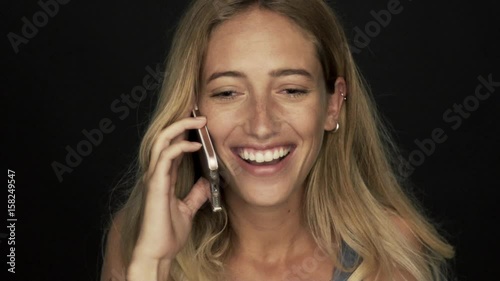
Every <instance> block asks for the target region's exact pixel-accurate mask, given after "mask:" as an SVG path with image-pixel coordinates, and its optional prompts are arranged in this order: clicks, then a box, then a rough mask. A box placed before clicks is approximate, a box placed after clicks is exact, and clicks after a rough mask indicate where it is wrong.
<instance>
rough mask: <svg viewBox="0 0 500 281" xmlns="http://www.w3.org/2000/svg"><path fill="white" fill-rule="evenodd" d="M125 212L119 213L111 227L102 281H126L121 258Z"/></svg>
mask: <svg viewBox="0 0 500 281" xmlns="http://www.w3.org/2000/svg"><path fill="white" fill-rule="evenodd" d="M123 223H124V217H123V212H121V211H120V212H118V213H117V214H116V215H115V216H114V218H113V221H112V223H111V225H110V226H109V230H108V233H107V234H106V248H105V252H104V261H103V265H102V268H101V281H125V273H126V270H125V267H124V265H123V261H122V258H121V248H120V243H121V235H120V229H121V227H122V226H123Z"/></svg>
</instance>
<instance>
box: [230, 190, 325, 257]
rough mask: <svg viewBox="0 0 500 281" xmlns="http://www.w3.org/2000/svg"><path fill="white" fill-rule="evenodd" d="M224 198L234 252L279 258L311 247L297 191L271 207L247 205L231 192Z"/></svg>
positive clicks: (312, 244) (310, 239) (312, 242)
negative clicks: (232, 232) (231, 229)
mask: <svg viewBox="0 0 500 281" xmlns="http://www.w3.org/2000/svg"><path fill="white" fill-rule="evenodd" d="M232 195H233V196H232ZM226 199H227V201H226V202H227V204H228V207H229V219H230V221H231V226H232V228H233V230H234V240H235V244H234V247H235V248H234V251H233V253H234V254H235V255H237V256H240V257H241V256H244V257H246V258H250V259H253V260H259V261H264V260H265V261H268V262H283V261H285V260H286V257H291V256H295V255H300V254H301V253H302V252H304V251H307V250H309V249H311V248H313V247H314V245H315V243H314V240H313V238H312V236H311V235H310V233H309V231H308V230H307V227H306V226H305V224H304V221H303V219H302V216H301V215H300V214H301V199H302V196H301V195H299V194H297V195H295V196H292V197H291V198H290V199H289V200H287V201H286V202H284V203H283V204H280V205H278V206H272V207H263V206H255V205H250V204H248V203H246V202H244V201H243V200H242V199H241V198H240V197H238V196H234V194H228V196H226Z"/></svg>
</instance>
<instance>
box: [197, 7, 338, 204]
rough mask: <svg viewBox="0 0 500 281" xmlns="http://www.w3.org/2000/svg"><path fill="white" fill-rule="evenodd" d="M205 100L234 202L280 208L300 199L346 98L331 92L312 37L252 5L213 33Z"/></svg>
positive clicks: (206, 63) (202, 99)
mask: <svg viewBox="0 0 500 281" xmlns="http://www.w3.org/2000/svg"><path fill="white" fill-rule="evenodd" d="M202 71H203V73H202V87H201V91H200V93H199V97H198V105H199V108H200V112H201V113H202V114H203V115H205V116H207V120H208V125H207V126H208V128H209V131H210V134H211V136H212V140H213V142H214V145H215V149H216V150H217V154H218V157H219V161H220V162H222V163H223V164H224V166H225V167H226V169H227V171H226V172H225V173H224V177H225V179H226V181H228V182H229V183H230V186H229V187H227V188H226V192H225V193H226V199H227V200H240V202H244V203H247V204H251V205H258V206H275V205H279V204H282V203H284V202H287V201H288V200H290V199H291V198H292V197H294V196H295V197H297V196H299V197H300V194H301V190H302V188H303V184H304V180H305V178H306V176H307V175H308V173H309V171H310V170H311V167H312V165H313V164H314V162H315V161H316V158H317V156H318V153H319V151H320V148H321V144H322V139H323V135H324V130H332V129H334V128H335V125H336V119H337V114H338V108H339V107H340V103H341V102H340V101H339V100H340V99H335V98H332V97H334V96H338V95H333V96H332V95H330V94H328V93H326V90H325V85H324V79H323V73H322V69H321V64H320V62H319V60H318V58H317V55H316V49H315V46H314V44H313V43H312V41H311V39H310V38H309V37H308V36H307V35H306V33H305V32H304V31H302V30H301V29H300V28H299V27H298V26H297V25H295V24H294V23H293V22H291V21H290V20H289V19H287V18H286V17H283V16H281V15H279V14H276V13H273V12H270V11H267V10H261V9H259V8H252V9H250V10H248V11H246V12H245V13H243V14H239V15H237V16H235V17H233V18H232V19H230V20H228V21H225V22H224V23H223V24H221V25H220V26H218V27H217V28H216V29H215V30H214V31H213V33H212V34H211V37H210V41H209V45H208V49H207V52H206V58H205V61H204V67H203V70H202Z"/></svg>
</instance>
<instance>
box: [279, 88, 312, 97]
mask: <svg viewBox="0 0 500 281" xmlns="http://www.w3.org/2000/svg"><path fill="white" fill-rule="evenodd" d="M283 91H285V92H286V94H288V95H291V96H299V95H305V94H307V93H309V91H308V90H304V89H284V90H283Z"/></svg>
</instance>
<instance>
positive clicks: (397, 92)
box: [0, 0, 500, 281]
mask: <svg viewBox="0 0 500 281" xmlns="http://www.w3.org/2000/svg"><path fill="white" fill-rule="evenodd" d="M174 2H175V3H174ZM389 2H391V1H359V0H356V1H353V0H350V1H337V2H335V3H334V4H333V5H334V6H335V7H336V8H337V10H338V13H339V14H340V16H341V18H342V21H343V22H344V24H345V26H346V30H347V34H348V36H349V38H350V40H351V41H352V42H353V43H352V45H353V46H360V45H359V43H360V42H358V43H357V44H358V45H356V42H355V41H354V39H355V35H356V32H355V30H356V29H355V28H356V27H358V28H360V29H362V30H364V29H365V26H366V25H367V24H370V22H372V21H374V17H373V15H372V14H371V13H370V12H371V11H374V12H378V11H380V10H382V9H387V3H389ZM443 2H446V3H443ZM468 3H470V2H468ZM473 3H474V4H473V5H472V4H465V3H460V1H417V0H414V1H410V0H401V2H400V6H401V7H402V9H403V10H402V11H401V12H400V13H397V14H394V15H392V18H391V21H390V23H389V24H388V25H387V26H385V27H381V29H380V31H379V32H378V34H376V35H374V36H372V38H371V41H370V43H369V44H368V46H365V47H364V48H361V49H360V52H359V53H356V54H355V59H356V60H357V62H358V63H359V66H360V68H361V70H362V72H363V74H364V75H365V77H366V79H367V81H368V82H369V84H370V86H371V88H372V90H373V93H374V95H375V98H376V101H377V103H378V105H379V106H380V109H381V111H382V112H383V114H384V116H385V117H386V118H387V120H388V121H389V122H390V123H391V124H392V126H393V130H394V134H395V137H396V140H397V142H398V144H399V145H400V147H401V148H402V150H403V156H404V157H405V158H406V159H408V157H409V156H411V155H413V156H414V157H415V155H416V153H418V152H415V151H416V150H419V147H418V146H417V144H416V143H415V141H416V140H420V141H423V140H424V139H428V138H430V137H431V136H432V131H433V130H435V129H438V128H440V129H442V130H443V131H444V133H445V134H446V136H447V139H446V141H444V142H442V143H439V144H436V146H435V148H434V151H433V152H432V153H429V155H428V156H425V159H423V160H422V162H423V163H419V165H414V166H416V168H415V170H414V172H413V173H412V174H411V175H410V176H409V178H408V179H409V180H410V181H411V182H412V183H413V185H414V187H415V189H416V191H417V196H418V198H419V199H420V200H421V202H422V204H423V205H424V207H425V208H426V209H427V210H428V211H429V215H430V216H431V217H433V218H434V219H435V220H436V221H437V222H439V223H440V224H441V226H442V228H443V230H444V231H445V233H446V235H447V237H449V239H450V241H451V242H452V243H453V244H454V245H455V246H456V250H457V256H456V259H455V260H454V261H453V265H454V268H455V269H456V275H457V280H493V279H494V278H493V276H496V275H497V274H495V275H493V274H492V272H495V271H496V270H495V269H496V268H497V262H498V258H495V256H496V254H497V252H498V251H499V250H500V249H499V242H498V237H500V236H499V232H498V230H493V226H494V225H495V224H497V223H498V214H499V213H500V212H499V208H498V207H497V205H498V203H497V198H498V197H497V194H498V192H497V191H496V189H498V187H499V184H498V181H497V179H498V173H499V171H500V169H498V168H499V165H498V159H499V150H498V145H499V144H500V142H499V137H498V136H499V129H498V127H499V126H498V117H499V114H498V111H499V109H500V107H499V98H498V95H499V93H500V87H498V86H497V87H496V88H494V90H495V91H494V92H492V93H491V95H490V96H489V97H488V98H487V99H485V100H482V101H480V102H479V104H478V106H477V108H476V109H474V110H471V111H470V112H468V113H469V115H468V117H467V118H462V117H460V118H459V119H460V121H461V124H460V125H458V123H456V122H458V121H456V120H457V119H455V121H453V122H451V121H450V120H447V119H445V118H444V117H443V114H444V113H445V112H446V111H447V110H449V109H451V110H453V108H454V105H455V104H457V105H460V104H462V103H463V102H464V100H467V101H471V100H472V96H473V95H474V93H475V89H476V86H477V85H479V83H480V82H479V80H478V77H479V76H482V77H484V78H485V79H487V77H488V75H491V77H492V78H491V79H492V80H493V81H497V82H499V81H500V73H499V72H498V57H496V56H497V52H498V49H499V45H498V37H499V34H500V32H499V24H498V22H496V21H494V20H493V18H494V11H495V8H494V7H493V3H494V1H474V2H473ZM2 6H3V7H2V9H1V14H2V23H1V29H2V30H1V31H2V36H3V37H2V39H1V41H0V42H1V47H2V51H1V53H2V75H1V79H2V80H1V92H2V100H3V102H2V104H3V106H2V108H4V109H5V110H6V111H7V122H6V125H4V127H3V128H4V129H3V133H2V135H3V137H2V142H3V149H2V151H3V153H2V160H3V162H4V165H5V168H7V169H11V170H15V172H16V218H17V219H18V221H17V222H16V232H15V237H16V240H15V241H16V253H15V254H16V273H15V274H11V273H8V272H7V264H6V262H7V257H6V255H7V254H8V252H7V247H6V246H7V238H6V237H5V234H7V235H8V234H9V233H8V230H7V228H4V227H3V226H2V227H1V228H0V235H2V236H0V240H1V243H0V245H1V249H2V252H1V257H0V261H2V264H4V266H3V271H4V272H5V273H6V274H5V275H4V274H2V275H3V276H7V278H5V279H4V278H3V277H2V278H1V279H2V280H32V281H37V280H98V275H99V268H100V263H101V254H100V253H101V247H100V243H101V237H102V234H103V233H102V228H103V225H104V223H105V219H106V218H107V215H108V213H109V210H108V201H109V195H110V190H111V188H112V186H113V185H115V184H116V183H117V182H118V180H119V178H120V175H121V173H123V172H124V171H125V170H126V169H127V167H128V165H129V163H130V162H131V161H132V160H133V158H134V155H135V153H136V151H137V148H138V145H139V140H140V137H141V134H142V132H143V130H144V128H145V124H146V122H147V120H148V119H147V118H148V114H149V112H150V110H151V108H152V105H154V102H155V97H154V94H155V93H156V92H155V91H154V90H151V91H148V93H147V97H146V98H145V99H144V100H143V101H142V102H141V103H140V104H139V106H138V107H137V108H129V109H130V113H129V114H128V116H126V117H125V116H123V115H120V114H117V113H115V112H113V110H112V109H111V104H112V103H113V102H114V101H115V100H120V99H121V98H120V95H121V94H126V95H130V93H131V91H132V89H133V88H134V87H135V86H138V85H142V79H143V77H144V76H145V75H146V74H147V73H148V72H147V71H146V67H148V66H149V67H151V68H153V69H154V68H156V65H157V64H161V63H162V62H163V61H164V58H165V54H166V52H167V50H168V48H169V43H170V40H171V36H172V33H173V30H174V28H175V24H176V22H177V20H178V19H179V17H180V15H181V13H182V11H183V9H184V8H185V6H186V3H184V2H183V1H158V0H155V1H153V0H146V1H70V2H69V3H67V4H64V5H62V4H61V5H59V11H58V12H57V13H56V14H55V15H54V16H53V17H49V18H48V21H47V23H46V24H45V25H44V26H42V27H40V28H38V29H39V30H38V32H37V34H36V35H35V36H33V37H32V38H31V39H29V41H28V42H27V43H26V44H21V45H19V51H18V52H17V53H16V52H15V51H14V48H13V47H12V45H11V43H10V42H9V39H8V34H9V33H10V32H13V33H16V34H18V35H22V27H23V24H24V23H23V21H22V18H23V17H26V18H27V19H28V20H30V21H31V22H32V19H33V15H34V14H35V13H36V12H38V11H40V10H41V7H40V6H39V4H37V2H36V1H8V2H7V3H5V2H4V3H3V5H2ZM483 91H484V89H483ZM484 93H486V92H484ZM471 105H472V102H471ZM452 115H453V116H455V117H454V118H457V117H456V116H459V115H458V114H457V113H453V114H452ZM120 116H122V117H125V118H123V120H121V119H120V118H119V117H120ZM450 116H451V115H450ZM104 118H109V119H110V120H111V122H112V124H113V126H115V127H114V130H113V131H112V132H110V133H108V134H104V135H103V138H102V141H101V142H100V143H99V144H98V145H95V146H93V148H92V152H91V153H90V154H89V155H88V156H85V157H83V158H82V160H81V163H79V164H78V165H77V166H76V167H74V169H73V171H72V172H71V173H65V174H63V179H62V181H61V182H60V181H59V180H58V178H57V176H56V175H55V173H54V171H53V169H52V166H51V164H52V163H53V162H54V161H57V162H59V163H61V164H65V157H66V154H67V151H66V149H65V148H66V146H70V147H72V148H73V149H76V147H77V145H78V143H79V142H81V141H83V140H85V139H86V138H85V136H84V135H83V133H82V130H84V129H85V130H88V131H90V130H92V129H96V128H98V127H99V122H101V120H103V119H104ZM4 124H5V123H4ZM453 125H455V126H456V127H455V128H456V129H453V128H452V126H453ZM412 153H413V154H412ZM415 159H416V158H415ZM415 159H414V161H416V160H415ZM414 163H415V162H414ZM3 194H4V196H5V197H4V199H3V200H2V201H4V202H6V201H7V194H8V193H7V186H5V189H4V192H3ZM6 205H7V204H2V206H4V207H3V208H4V210H2V211H1V212H2V213H3V214H5V215H6V213H7V211H6V209H7V206H6ZM4 222H5V223H2V225H4V224H5V226H6V225H7V222H6V217H4ZM117 280H118V279H117Z"/></svg>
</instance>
